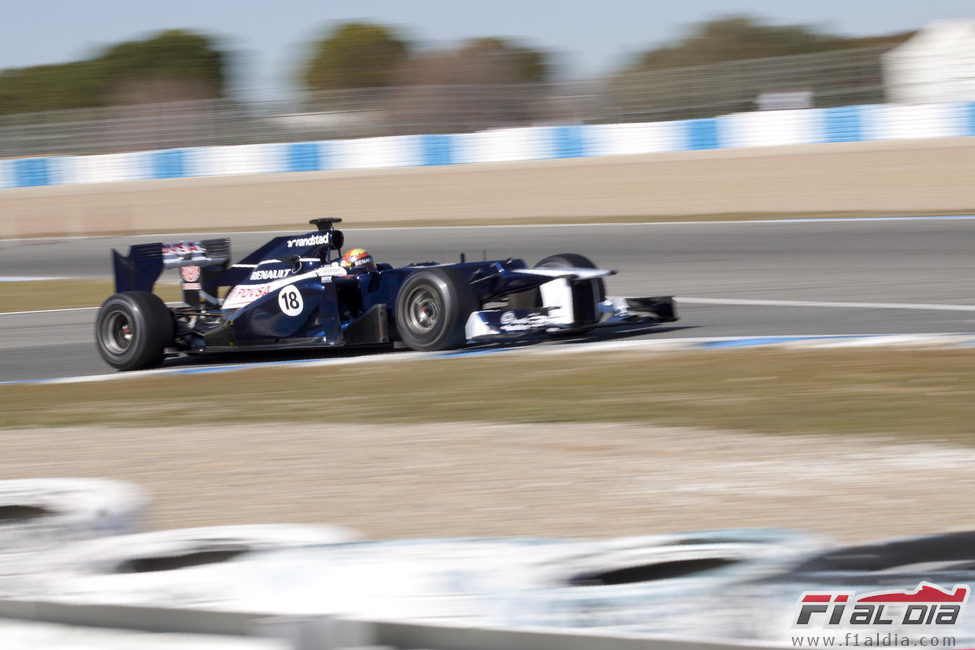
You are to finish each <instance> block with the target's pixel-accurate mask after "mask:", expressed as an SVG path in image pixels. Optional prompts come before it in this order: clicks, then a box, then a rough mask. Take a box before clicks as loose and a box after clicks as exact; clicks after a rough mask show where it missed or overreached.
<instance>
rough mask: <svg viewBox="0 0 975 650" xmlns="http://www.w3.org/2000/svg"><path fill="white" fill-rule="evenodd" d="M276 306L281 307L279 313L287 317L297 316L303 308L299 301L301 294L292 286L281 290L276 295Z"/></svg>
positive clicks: (301, 302) (300, 300)
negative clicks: (281, 312)
mask: <svg viewBox="0 0 975 650" xmlns="http://www.w3.org/2000/svg"><path fill="white" fill-rule="evenodd" d="M278 304H279V305H281V311H283V312H284V313H285V314H287V315H288V316H297V315H298V314H300V313H301V310H302V308H304V306H305V303H304V301H303V300H302V299H301V292H300V291H298V288H297V287H296V286H295V285H293V284H289V285H288V286H286V287H285V288H284V289H281V293H279V294H278Z"/></svg>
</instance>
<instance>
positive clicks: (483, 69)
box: [0, 16, 913, 114]
mask: <svg viewBox="0 0 975 650" xmlns="http://www.w3.org/2000/svg"><path fill="white" fill-rule="evenodd" d="M911 35H913V32H905V33H899V34H891V35H884V36H875V37H860V38H850V37H844V36H838V35H835V34H831V33H829V32H826V31H823V30H822V29H820V28H816V27H811V26H807V25H772V24H769V23H766V22H764V21H762V20H759V19H756V18H753V17H748V16H731V17H722V18H717V19H714V20H709V21H705V22H703V23H700V24H696V25H693V26H691V27H690V28H689V29H687V30H686V32H685V33H684V34H683V35H682V36H681V37H680V38H678V39H677V40H675V41H674V42H672V43H667V44H664V45H661V46H658V47H655V48H652V49H648V50H646V51H643V52H639V53H637V54H635V55H634V56H632V57H631V60H630V61H629V62H627V63H626V64H625V65H624V66H623V67H622V68H620V69H619V70H617V71H615V72H614V73H612V74H611V77H615V78H620V77H625V76H627V75H631V74H633V73H639V72H645V71H653V70H661V69H667V68H676V67H685V66H695V65H704V64H709V63H718V62H722V61H733V60H741V59H751V58H762V57H773V56H784V55H791V54H805V53H811V52H824V51H830V50H841V49H852V48H858V47H865V46H869V45H885V44H889V45H891V46H893V45H896V44H898V43H901V42H903V41H904V40H906V39H907V38H909V37H910V36H911ZM228 59H229V55H228V54H227V53H226V52H225V51H223V50H222V49H221V48H220V46H219V43H218V42H217V41H216V39H214V38H213V37H211V36H208V35H205V34H199V33H195V32H190V31H184V30H169V31H164V32H160V33H158V34H155V35H153V36H151V37H149V38H147V39H144V40H140V41H130V42H125V43H119V44H117V45H113V46H111V47H108V48H106V49H105V50H104V51H102V52H100V53H99V54H98V55H97V56H95V57H93V58H91V59H87V60H83V61H75V62H71V63H63V64H57V65H44V66H35V67H30V68H20V69H9V70H4V71H2V72H0V114H14V113H25V112H35V111H49V110H60V109H71V108H86V107H101V106H114V105H127V104H143V103H156V102H165V101H178V100H194V99H208V98H214V97H223V96H225V94H226V74H227V65H228ZM552 75H553V66H552V61H551V55H550V53H548V52H545V51H542V50H539V49H536V48H532V47H530V46H528V45H525V44H523V43H519V42H517V41H515V40H512V39H508V38H502V37H483V38H474V39H469V40H466V41H464V42H461V43H459V44H457V45H456V46H455V47H452V48H448V49H443V50H434V51H431V50H424V49H422V48H420V47H419V46H418V45H417V44H415V43H412V42H410V41H409V40H408V39H406V38H405V37H403V36H402V35H401V33H400V32H399V31H398V30H396V29H395V28H392V27H388V26H384V25H378V24H370V23H362V22H353V23H345V24H342V25H338V26H335V27H332V28H330V29H329V30H328V31H327V32H326V33H325V34H324V35H323V36H322V37H321V38H320V39H318V40H317V41H316V42H315V43H314V44H313V46H312V47H311V49H310V55H309V56H308V58H307V59H306V60H305V61H304V63H303V65H302V68H301V70H300V74H299V75H298V76H299V80H300V82H301V84H302V85H303V86H304V88H305V89H307V90H311V91H315V90H338V89H347V88H384V87H393V86H397V87H404V86H405V87H409V86H438V85H442V86H450V85H470V86H478V85H487V84H523V83H528V82H541V81H546V80H549V79H551V77H552Z"/></svg>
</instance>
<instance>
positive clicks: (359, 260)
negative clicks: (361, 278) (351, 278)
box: [341, 248, 376, 273]
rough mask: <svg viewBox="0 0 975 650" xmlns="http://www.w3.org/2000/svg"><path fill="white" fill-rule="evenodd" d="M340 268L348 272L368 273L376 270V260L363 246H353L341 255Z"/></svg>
mask: <svg viewBox="0 0 975 650" xmlns="http://www.w3.org/2000/svg"><path fill="white" fill-rule="evenodd" d="M341 264H342V268H344V269H345V270H346V271H348V272H349V273H368V272H369V271H375V270H376V260H374V259H373V257H372V255H370V254H369V253H368V252H366V250H365V249H364V248H353V249H352V250H350V251H348V252H347V253H346V254H345V255H343V256H342V262H341Z"/></svg>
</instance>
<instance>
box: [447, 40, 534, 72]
mask: <svg viewBox="0 0 975 650" xmlns="http://www.w3.org/2000/svg"><path fill="white" fill-rule="evenodd" d="M546 58H547V57H546V54H545V53H544V52H541V51H539V50H533V49H531V48H528V47H524V46H522V45H519V44H518V43H515V42H513V41H510V40H508V39H505V38H497V37H484V38H472V39H470V40H468V41H465V42H464V43H463V44H462V45H461V47H460V48H459V49H458V50H457V59H458V60H459V62H461V63H462V64H463V62H465V61H466V62H468V65H470V64H471V63H476V62H484V63H491V64H493V67H494V68H495V69H496V74H497V75H498V76H500V77H501V78H502V79H503V80H504V81H508V82H514V83H530V82H539V81H545V79H546V78H547V77H548V72H549V68H548V62H547V61H546ZM474 81H475V83H476V81H477V80H474Z"/></svg>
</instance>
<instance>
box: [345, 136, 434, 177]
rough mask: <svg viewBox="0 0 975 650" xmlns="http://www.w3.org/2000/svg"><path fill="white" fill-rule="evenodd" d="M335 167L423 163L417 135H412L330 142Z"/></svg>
mask: <svg viewBox="0 0 975 650" xmlns="http://www.w3.org/2000/svg"><path fill="white" fill-rule="evenodd" d="M331 145H332V150H331V153H332V155H333V156H334V159H333V160H334V163H333V165H332V166H333V167H334V168H335V169H374V168H381V167H412V166H415V165H422V164H423V151H422V149H421V147H420V139H419V138H417V137H416V136H412V135H392V136H385V137H381V138H358V139H355V140H334V141H332V142H331Z"/></svg>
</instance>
